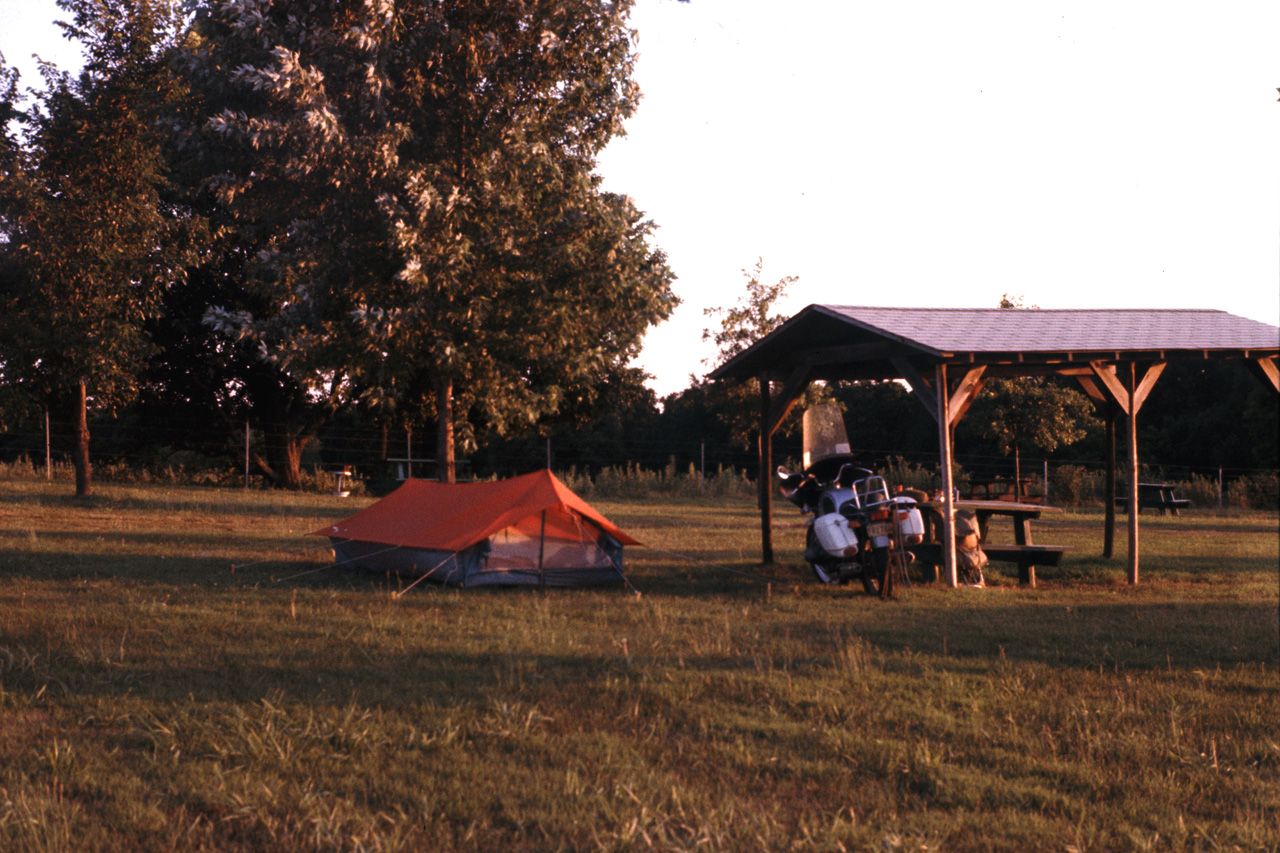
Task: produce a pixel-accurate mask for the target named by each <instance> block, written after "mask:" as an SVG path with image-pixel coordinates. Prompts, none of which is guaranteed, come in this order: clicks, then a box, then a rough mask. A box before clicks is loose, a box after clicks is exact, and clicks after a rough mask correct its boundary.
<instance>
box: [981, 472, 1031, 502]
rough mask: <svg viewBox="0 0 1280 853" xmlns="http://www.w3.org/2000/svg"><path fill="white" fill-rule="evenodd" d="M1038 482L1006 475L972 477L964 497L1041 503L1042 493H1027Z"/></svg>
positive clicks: (1028, 478)
mask: <svg viewBox="0 0 1280 853" xmlns="http://www.w3.org/2000/svg"><path fill="white" fill-rule="evenodd" d="M1035 482H1037V481H1036V480H1035V479H1033V478H1031V477H1023V478H1022V479H1020V480H1013V479H1011V478H1010V479H1005V478H1004V477H970V478H969V481H968V487H967V490H966V493H965V494H964V496H963V497H964V498H965V499H967V500H978V501H983V500H986V501H1013V502H1014V503H1039V502H1040V501H1042V500H1044V498H1043V497H1041V496H1040V495H1030V494H1027V493H1028V492H1029V491H1030V490H1031V484H1032V483H1035Z"/></svg>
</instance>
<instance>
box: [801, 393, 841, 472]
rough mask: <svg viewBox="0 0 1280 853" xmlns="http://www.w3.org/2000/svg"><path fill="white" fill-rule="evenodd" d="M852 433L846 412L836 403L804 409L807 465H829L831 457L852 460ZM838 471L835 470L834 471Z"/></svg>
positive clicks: (809, 470) (838, 461)
mask: <svg viewBox="0 0 1280 853" xmlns="http://www.w3.org/2000/svg"><path fill="white" fill-rule="evenodd" d="M850 452H851V451H850V450H849V437H848V435H847V434H846V433H845V431H844V416H843V415H842V414H841V413H840V407H839V406H837V405H836V404H835V403H823V404H821V405H818V406H813V407H811V408H809V409H806V410H805V413H804V468H805V471H806V472H810V473H812V472H813V469H814V468H815V467H820V468H823V467H827V466H824V465H823V464H822V463H824V462H827V461H828V460H830V461H832V462H835V463H837V464H840V463H843V462H845V461H847V460H848V458H849V454H850ZM833 475H834V474H833Z"/></svg>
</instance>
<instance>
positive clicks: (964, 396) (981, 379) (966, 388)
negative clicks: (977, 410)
mask: <svg viewBox="0 0 1280 853" xmlns="http://www.w3.org/2000/svg"><path fill="white" fill-rule="evenodd" d="M986 371H987V367H986V365H985V364H984V365H979V366H978V367H975V368H973V369H972V370H968V371H966V372H965V374H964V378H963V379H961V380H960V384H959V385H958V386H956V390H955V393H954V394H952V395H951V402H950V403H949V404H948V405H947V409H948V410H949V413H950V421H949V423H950V425H951V426H953V427H954V426H955V425H956V424H958V423H960V419H961V418H963V417H964V415H965V412H967V411H969V407H970V406H972V405H973V401H974V400H976V399H977V397H978V394H979V393H981V391H982V386H984V385H986V384H987V378H986V376H985V375H984V374H985V373H986Z"/></svg>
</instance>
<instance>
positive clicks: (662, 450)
mask: <svg viewBox="0 0 1280 853" xmlns="http://www.w3.org/2000/svg"><path fill="white" fill-rule="evenodd" d="M248 427H249V428H248V429H247V430H238V431H235V432H233V431H231V430H227V429H206V430H204V431H201V433H200V434H199V435H193V431H192V430H191V429H190V428H184V427H176V426H171V425H165V424H148V425H147V426H146V428H145V431H143V433H142V434H145V437H146V442H145V443H141V442H140V441H139V439H138V435H139V434H140V432H139V430H138V428H137V425H136V424H134V425H130V428H129V429H121V428H118V427H116V426H115V425H113V424H112V423H111V422H109V421H106V422H100V423H94V424H92V425H91V430H92V432H93V444H92V446H91V452H92V456H93V460H94V470H93V476H94V478H95V479H96V480H98V481H105V482H127V483H167V484H194V485H217V486H227V487H231V486H239V487H246V486H247V487H254V488H260V487H265V486H267V485H270V484H269V482H268V481H267V479H266V478H265V477H263V476H262V475H261V474H259V473H257V472H256V471H255V467H254V465H253V464H252V463H251V461H250V458H249V457H251V456H253V455H260V454H262V453H263V450H264V447H265V445H266V444H267V443H268V442H269V441H270V440H271V439H273V438H279V436H272V435H269V434H267V433H264V431H263V430H262V429H261V428H260V427H259V426H257V425H254V424H249V425H248ZM71 428H72V425H71V424H70V423H67V422H59V421H57V420H56V419H55V420H52V421H50V422H49V425H48V428H47V430H46V428H45V424H44V423H38V424H33V423H31V422H27V423H25V424H20V425H17V426H15V427H12V428H9V429H7V430H6V431H5V432H3V433H0V475H4V476H9V477H23V478H38V477H45V478H50V479H55V480H71V479H72V478H73V472H72V469H71V466H70V463H69V461H68V460H69V456H68V452H67V444H68V442H67V439H66V436H68V435H69V434H70V431H71ZM415 439H416V444H415ZM424 446H426V447H428V448H429V447H430V444H429V442H427V441H424V440H423V438H422V436H421V435H416V436H415V435H412V434H406V433H403V432H402V433H400V434H399V435H397V434H395V433H394V432H384V431H382V430H378V429H368V428H352V427H344V428H342V429H341V430H330V431H328V432H326V433H325V434H324V436H323V437H322V438H318V439H315V440H313V441H311V442H310V443H309V444H308V446H307V448H306V452H305V453H304V456H303V466H302V468H303V471H302V474H303V477H302V488H304V489H307V490H311V491H321V492H323V491H332V490H334V488H335V478H334V475H333V474H332V473H331V472H332V471H333V470H334V469H335V467H347V466H350V467H352V468H353V469H354V476H353V477H352V478H350V479H349V480H348V481H347V490H349V491H351V492H352V493H354V494H361V493H364V492H382V491H385V490H387V489H388V488H390V487H394V485H395V484H396V483H398V482H400V481H402V480H403V479H405V478H406V477H409V476H414V477H428V478H429V477H431V476H433V475H434V467H433V460H431V459H430V458H427V456H426V453H427V452H429V450H428V451H425V452H424V450H423V449H422V448H423V447H424ZM862 452H863V455H864V456H866V457H867V458H870V459H875V460H877V462H876V463H874V464H872V467H875V468H876V469H877V470H878V473H881V474H883V475H884V476H885V477H886V479H887V480H889V482H891V483H893V484H895V485H902V486H904V487H906V488H914V489H919V490H922V491H926V492H933V491H936V490H937V489H938V488H940V485H941V478H940V477H939V475H938V472H937V457H936V455H934V454H929V453H922V452H912V451H909V450H904V449H901V448H893V447H884V448H863V449H862ZM796 455H798V452H797V451H795V450H794V449H790V450H789V449H788V448H787V446H786V445H784V446H782V447H781V448H777V449H775V458H776V459H777V460H778V462H779V463H780V464H783V465H787V466H788V467H791V468H799V467H801V466H800V464H799V462H798V460H797V459H796V458H794V457H795V456H796ZM499 457H500V458H495V457H493V456H492V455H491V457H490V458H489V459H488V460H485V454H484V453H481V454H478V455H477V459H476V461H477V463H479V464H476V465H474V466H469V465H468V464H467V463H468V462H469V461H471V460H464V461H463V464H462V465H461V466H460V472H461V476H462V477H463V478H464V479H465V478H470V477H478V478H492V477H500V476H510V475H513V474H519V473H526V472H528V471H531V470H535V469H539V468H544V467H546V468H551V469H552V470H554V471H556V473H557V474H558V475H559V476H560V477H561V479H563V480H565V481H566V484H567V485H569V486H570V487H571V488H573V489H574V490H575V491H578V492H579V493H580V494H583V495H584V496H587V497H621V496H646V495H648V496H662V495H670V496H685V497H693V496H707V497H713V498H715V497H725V496H752V495H755V494H756V491H757V487H756V482H755V475H756V471H755V467H756V455H755V453H754V452H752V451H749V450H746V449H743V448H740V447H731V446H726V445H724V444H723V443H717V442H714V441H705V440H701V439H697V438H693V439H680V438H678V437H670V438H665V439H652V438H617V437H612V438H611V437H601V436H599V435H596V434H590V435H589V436H588V437H587V439H586V440H584V441H582V442H578V441H576V440H575V439H574V438H573V437H572V436H563V435H562V436H559V437H556V438H552V439H530V440H526V441H523V442H519V443H516V444H515V445H513V446H509V447H508V448H507V450H506V453H505V454H500V455H499ZM1123 467H1124V466H1123V464H1122V465H1121V468H1123ZM1021 469H1022V475H1023V477H1024V479H1027V480H1030V481H1031V482H1030V485H1029V490H1030V494H1032V495H1034V496H1036V497H1039V498H1041V499H1043V500H1046V501H1048V502H1051V503H1054V504H1057V505H1061V506H1089V505H1094V506H1096V505H1100V504H1102V503H1103V502H1104V501H1105V500H1106V499H1107V495H1106V474H1105V472H1106V465H1105V462H1104V460H1102V459H1054V458H1042V457H1041V458H1036V457H1025V456H1024V457H1023V458H1022V465H1021ZM977 471H981V472H983V473H984V475H990V473H991V472H993V471H994V472H998V473H1002V474H1003V475H1004V476H1006V477H1009V478H1011V477H1012V475H1013V462H1012V460H1011V459H1010V458H1008V457H1004V456H993V455H983V454H977V453H965V452H964V451H963V448H961V449H960V450H959V451H958V452H957V454H956V472H955V477H956V481H957V482H958V483H961V484H963V483H965V482H966V480H967V479H968V478H969V476H970V472H977ZM1124 473H1125V472H1124V471H1123V470H1122V471H1121V472H1120V478H1121V479H1120V482H1119V483H1118V490H1119V491H1120V492H1121V493H1122V494H1123V489H1124ZM1139 480H1140V482H1160V483H1168V484H1171V485H1173V486H1174V487H1175V489H1176V490H1177V492H1178V495H1179V496H1180V497H1184V498H1187V499H1189V500H1190V501H1191V504H1192V506H1195V507H1200V508H1222V509H1231V508H1251V509H1263V510H1277V509H1280V472H1277V470H1275V469H1266V468H1243V467H1226V466H1215V465H1213V464H1211V463H1205V464H1162V463H1158V462H1144V463H1142V464H1141V465H1140V468H1139Z"/></svg>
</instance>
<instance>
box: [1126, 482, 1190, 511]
mask: <svg viewBox="0 0 1280 853" xmlns="http://www.w3.org/2000/svg"><path fill="white" fill-rule="evenodd" d="M1115 502H1116V506H1118V507H1124V509H1125V511H1126V512H1128V511H1129V496H1128V495H1116V497H1115ZM1189 506H1191V501H1189V500H1187V499H1186V498H1179V497H1175V496H1174V494H1173V486H1171V485H1169V484H1168V483H1139V484H1138V512H1139V513H1141V512H1142V511H1143V510H1144V509H1158V510H1160V514H1161V515H1169V514H1173V515H1177V514H1178V510H1180V509H1186V508H1187V507H1189Z"/></svg>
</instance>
